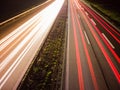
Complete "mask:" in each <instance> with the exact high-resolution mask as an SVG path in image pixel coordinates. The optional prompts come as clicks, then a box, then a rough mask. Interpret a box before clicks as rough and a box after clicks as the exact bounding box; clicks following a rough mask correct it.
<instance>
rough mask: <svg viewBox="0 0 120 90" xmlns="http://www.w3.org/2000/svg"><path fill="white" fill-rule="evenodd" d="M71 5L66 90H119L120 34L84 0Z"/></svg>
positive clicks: (71, 2) (72, 2)
mask: <svg viewBox="0 0 120 90" xmlns="http://www.w3.org/2000/svg"><path fill="white" fill-rule="evenodd" d="M68 5H69V6H68V21H69V22H68V45H67V63H66V82H65V84H66V85H65V90H119V89H120V32H119V31H117V30H116V29H115V28H113V27H112V26H111V25H110V24H108V23H107V22H106V21H105V20H103V18H101V17H100V16H99V15H98V14H97V13H96V12H94V10H92V9H91V8H89V7H88V6H87V5H86V4H85V3H83V2H82V1H79V0H69V3H68Z"/></svg>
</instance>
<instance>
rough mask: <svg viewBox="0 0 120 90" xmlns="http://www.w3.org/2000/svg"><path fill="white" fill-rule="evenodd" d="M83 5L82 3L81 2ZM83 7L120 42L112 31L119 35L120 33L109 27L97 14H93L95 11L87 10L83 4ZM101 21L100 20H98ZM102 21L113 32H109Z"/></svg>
mask: <svg viewBox="0 0 120 90" xmlns="http://www.w3.org/2000/svg"><path fill="white" fill-rule="evenodd" d="M83 5H84V4H83ZM84 7H85V8H86V10H87V11H88V12H89V13H90V14H91V15H92V16H93V17H94V18H95V19H96V20H97V21H98V22H99V23H100V24H101V25H102V27H103V28H104V29H105V30H106V31H107V32H108V33H109V34H110V35H111V36H112V37H113V38H114V39H115V40H116V41H117V42H118V43H119V44H120V39H118V38H117V37H116V36H115V35H114V34H113V32H115V33H116V34H117V35H118V36H120V33H118V32H117V31H115V30H114V29H113V28H112V27H110V26H109V25H108V24H106V23H105V21H103V20H102V19H101V18H100V17H99V16H98V15H97V14H95V12H93V11H92V10H90V9H89V10H88V8H87V7H86V6H85V5H84ZM99 19H100V20H101V21H102V22H101V21H100V20H99ZM103 23H105V25H107V26H108V28H110V29H111V30H112V31H113V32H111V31H110V30H109V29H108V28H107V27H106V26H105V25H104V24H103Z"/></svg>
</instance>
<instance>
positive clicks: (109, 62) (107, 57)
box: [83, 15, 120, 83]
mask: <svg viewBox="0 0 120 90" xmlns="http://www.w3.org/2000/svg"><path fill="white" fill-rule="evenodd" d="M83 16H84V15H83ZM84 19H85V21H86V23H87V25H88V27H89V28H90V31H91V33H92V35H93V36H94V38H95V40H96V42H97V44H98V46H99V48H100V49H101V51H102V53H103V55H104V57H105V59H106V61H107V62H108V64H109V66H110V68H111V70H112V72H113V73H114V75H115V77H116V79H117V81H118V83H120V74H119V72H118V70H117V68H116V67H115V65H114V64H113V62H112V60H111V58H110V56H109V55H108V53H107V51H106V50H105V48H104V46H103V45H102V43H101V42H100V40H99V38H98V36H97V34H96V33H95V31H94V30H93V28H92V26H91V25H90V23H89V22H88V20H87V17H85V16H84ZM93 26H94V28H95V29H96V30H97V27H95V25H93Z"/></svg>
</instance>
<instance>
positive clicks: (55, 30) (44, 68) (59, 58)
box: [18, 2, 67, 90]
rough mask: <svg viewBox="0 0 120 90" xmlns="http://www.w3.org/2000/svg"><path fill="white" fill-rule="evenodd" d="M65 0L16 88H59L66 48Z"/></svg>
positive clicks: (61, 80) (61, 81) (56, 89)
mask: <svg viewBox="0 0 120 90" xmlns="http://www.w3.org/2000/svg"><path fill="white" fill-rule="evenodd" d="M66 22H67V2H65V3H64V6H63V7H62V9H61V11H60V13H59V15H58V17H57V19H56V21H55V23H54V25H53V27H52V29H51V31H50V33H49V35H48V37H47V39H46V41H45V43H44V44H43V47H42V48H41V50H40V51H39V52H38V54H36V57H35V59H34V60H33V62H32V64H31V66H30V67H29V70H28V71H27V72H26V75H25V76H24V78H23V80H22V82H21V83H20V85H19V87H18V90H60V88H62V83H63V72H64V65H65V50H66V49H65V48H66V43H65V42H66V35H67V33H66V32H67V31H66V30H67V29H66Z"/></svg>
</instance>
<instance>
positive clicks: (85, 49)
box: [74, 2, 99, 90]
mask: <svg viewBox="0 0 120 90" xmlns="http://www.w3.org/2000/svg"><path fill="white" fill-rule="evenodd" d="M75 3H76V4H78V3H77V2H75ZM82 10H83V9H82ZM74 13H75V14H76V12H74ZM76 16H77V15H75V17H76ZM76 20H77V24H78V27H79V32H80V36H81V38H82V43H83V46H84V51H85V54H86V57H87V62H88V66H89V69H90V73H91V77H92V81H93V85H94V88H95V90H99V89H98V84H97V80H96V77H95V73H94V69H93V66H92V62H91V58H90V55H89V52H88V50H87V46H86V43H85V38H84V35H83V32H82V29H81V23H80V22H79V20H78V18H77V17H76Z"/></svg>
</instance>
